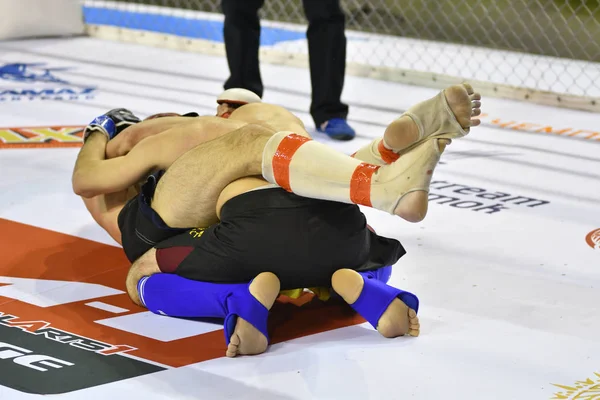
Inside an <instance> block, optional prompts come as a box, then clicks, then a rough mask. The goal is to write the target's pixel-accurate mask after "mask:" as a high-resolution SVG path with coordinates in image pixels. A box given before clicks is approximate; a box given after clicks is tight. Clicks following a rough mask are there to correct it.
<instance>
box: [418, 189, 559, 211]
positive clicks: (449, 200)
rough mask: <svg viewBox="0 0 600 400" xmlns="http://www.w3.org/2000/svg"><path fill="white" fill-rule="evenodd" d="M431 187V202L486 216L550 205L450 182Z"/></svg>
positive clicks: (537, 200) (536, 200)
mask: <svg viewBox="0 0 600 400" xmlns="http://www.w3.org/2000/svg"><path fill="white" fill-rule="evenodd" d="M430 187H431V189H430V192H429V201H430V202H434V203H438V204H445V205H448V206H450V207H455V208H464V209H469V210H471V211H476V212H481V213H484V214H495V213H497V212H500V211H504V210H508V209H510V208H511V207H514V206H519V207H528V208H533V207H539V206H544V205H547V204H550V202H549V201H547V200H539V199H535V198H533V197H527V196H520V195H514V194H510V193H505V192H498V191H489V190H487V189H483V188H479V187H473V186H469V185H462V184H458V183H451V182H448V181H433V182H431V185H430Z"/></svg>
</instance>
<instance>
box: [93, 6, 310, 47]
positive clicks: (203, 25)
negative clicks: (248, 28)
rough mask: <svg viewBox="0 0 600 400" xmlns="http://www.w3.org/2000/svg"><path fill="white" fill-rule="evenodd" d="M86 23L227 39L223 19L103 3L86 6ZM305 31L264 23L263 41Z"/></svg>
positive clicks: (268, 42)
mask: <svg viewBox="0 0 600 400" xmlns="http://www.w3.org/2000/svg"><path fill="white" fill-rule="evenodd" d="M83 15H84V19H85V23H86V24H91V25H109V26H117V27H121V28H129V29H137V30H144V31H150V32H159V33H166V34H169V35H176V36H182V37H187V38H193V39H205V40H210V41H213V42H220V43H222V42H223V22H222V21H210V20H206V19H190V18H183V17H175V16H170V15H159V14H151V13H145V12H133V11H125V10H114V9H108V8H100V7H83ZM305 37H306V36H305V33H304V32H296V31H291V30H286V29H281V28H270V27H266V26H263V27H262V29H261V35H260V44H261V45H263V46H271V45H274V44H276V43H280V42H287V41H290V40H299V39H304V38H305Z"/></svg>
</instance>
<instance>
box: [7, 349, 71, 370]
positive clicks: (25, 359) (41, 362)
mask: <svg viewBox="0 0 600 400" xmlns="http://www.w3.org/2000/svg"><path fill="white" fill-rule="evenodd" d="M31 353H33V351H32V350H28V349H24V348H23V347H19V346H13V345H12V344H9V343H5V342H0V360H12V362H14V363H15V364H18V365H21V366H23V367H26V368H31V369H34V370H36V371H41V372H47V371H48V368H62V367H71V366H73V365H75V364H73V363H72V362H69V361H65V360H60V359H58V358H55V357H49V356H45V355H42V354H31Z"/></svg>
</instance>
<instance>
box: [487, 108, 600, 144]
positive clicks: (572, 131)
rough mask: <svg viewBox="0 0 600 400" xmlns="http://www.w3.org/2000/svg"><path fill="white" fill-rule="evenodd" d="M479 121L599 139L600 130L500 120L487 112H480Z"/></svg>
mask: <svg viewBox="0 0 600 400" xmlns="http://www.w3.org/2000/svg"><path fill="white" fill-rule="evenodd" d="M480 118H481V122H482V123H485V124H486V125H491V126H494V127H498V128H504V129H511V130H514V131H522V132H530V133H542V134H548V135H560V136H564V137H574V138H579V139H585V140H600V131H592V130H589V129H576V128H559V127H555V126H550V125H542V124H534V123H530V122H522V121H513V120H502V119H500V118H492V117H490V116H489V115H488V114H485V113H484V114H481V117H480Z"/></svg>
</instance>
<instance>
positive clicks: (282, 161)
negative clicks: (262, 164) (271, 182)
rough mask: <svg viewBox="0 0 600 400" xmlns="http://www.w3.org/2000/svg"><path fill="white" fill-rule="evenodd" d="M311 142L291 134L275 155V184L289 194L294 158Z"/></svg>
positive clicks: (284, 139) (285, 138)
mask: <svg viewBox="0 0 600 400" xmlns="http://www.w3.org/2000/svg"><path fill="white" fill-rule="evenodd" d="M310 140H311V139H309V138H307V137H305V136H300V135H297V134H295V133H291V134H289V135H287V136H286V137H284V138H283V140H282V141H281V143H279V146H278V147H277V151H275V154H274V155H273V177H274V178H275V182H277V184H278V185H279V186H281V187H282V188H283V189H285V190H287V191H288V192H291V191H292V190H291V186H290V163H291V162H292V157H294V154H296V151H298V149H299V148H300V146H302V145H303V144H304V143H306V142H308V141H310Z"/></svg>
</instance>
